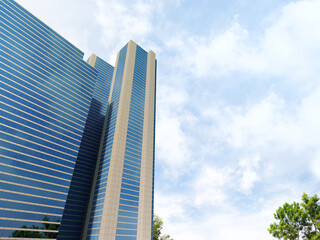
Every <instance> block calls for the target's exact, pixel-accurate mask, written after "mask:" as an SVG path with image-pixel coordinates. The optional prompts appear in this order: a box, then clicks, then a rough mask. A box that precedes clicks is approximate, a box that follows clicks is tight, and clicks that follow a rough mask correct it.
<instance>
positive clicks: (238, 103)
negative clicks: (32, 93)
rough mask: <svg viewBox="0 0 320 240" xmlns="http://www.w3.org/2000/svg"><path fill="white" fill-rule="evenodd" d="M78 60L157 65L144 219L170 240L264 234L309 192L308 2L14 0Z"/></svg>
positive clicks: (319, 118) (315, 60) (314, 88)
mask: <svg viewBox="0 0 320 240" xmlns="http://www.w3.org/2000/svg"><path fill="white" fill-rule="evenodd" d="M18 2H19V3H20V4H22V6H24V7H25V8H26V9H28V10H29V11H31V12H32V13H33V14H35V15H36V16H37V17H39V18H40V19H42V20H43V21H44V22H45V23H46V24H48V25H49V26H51V27H52V28H53V29H55V30H56V31H57V32H59V33H60V34H61V35H62V36H64V37H65V38H67V39H68V40H69V41H71V42H72V43H74V44H75V45H76V46H77V47H79V48H80V49H81V50H82V51H84V52H85V57H86V58H87V57H89V56H90V54H91V53H96V54H97V55H99V56H100V57H101V58H103V59H105V60H106V61H108V62H109V63H111V64H114V61H115V57H116V53H117V52H118V51H119V50H120V48H121V47H122V46H123V45H125V44H126V42H128V41H129V40H130V39H132V40H134V41H136V42H137V43H138V44H139V45H140V46H142V47H143V48H144V49H146V50H153V51H154V52H156V54H157V59H158V76H157V81H158V82H157V83H158V86H157V126H156V176H155V179H156V182H155V212H156V213H157V214H158V215H160V216H161V217H162V218H163V219H164V222H165V227H164V231H165V232H167V233H169V234H170V235H171V236H172V237H173V238H174V239H175V240H180V239H181V240H182V239H183V240H191V239H192V240H194V239H197V240H204V239H214V240H234V239H238V240H265V239H273V238H272V237H271V236H270V235H269V233H268V231H267V228H268V226H269V224H270V223H271V222H272V221H273V213H274V212H275V210H276V209H277V207H278V206H280V205H281V204H283V203H284V202H293V201H300V199H301V195H302V193H303V192H306V193H308V194H310V195H313V194H316V193H318V194H319V189H320V188H319V186H320V184H319V181H320V126H319V123H320V111H319V103H320V81H319V80H320V44H319V43H320V14H319V12H320V1H319V0H301V1H289V0H268V1H265V0H264V1H263V0H255V1H251V0H228V1H223V0H211V1H209V0H199V1H184V0H163V1H160V0H157V1H153V0H145V1H142V0H141V1H139V0H137V1H134V0H130V1H129V0H105V1H104V0H87V1H84V0H68V1H64V0H46V1H43V0H18Z"/></svg>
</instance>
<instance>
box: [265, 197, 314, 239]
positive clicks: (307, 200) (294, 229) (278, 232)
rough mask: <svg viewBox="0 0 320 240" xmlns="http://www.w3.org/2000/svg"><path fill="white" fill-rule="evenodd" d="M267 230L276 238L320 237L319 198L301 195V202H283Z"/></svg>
mask: <svg viewBox="0 0 320 240" xmlns="http://www.w3.org/2000/svg"><path fill="white" fill-rule="evenodd" d="M274 218H275V219H276V220H278V223H275V222H274V223H272V224H271V225H270V228H269V229H268V231H269V232H270V234H272V236H274V237H276V238H278V239H287V240H299V239H308V240H319V239H320V198H318V196H317V195H314V196H313V197H309V196H308V195H307V194H305V193H304V194H303V195H302V203H296V202H294V203H292V204H289V203H285V204H284V205H283V206H282V207H279V208H278V210H277V211H276V213H275V214H274Z"/></svg>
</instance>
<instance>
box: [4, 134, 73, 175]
mask: <svg viewBox="0 0 320 240" xmlns="http://www.w3.org/2000/svg"><path fill="white" fill-rule="evenodd" d="M1 140H2V141H4V142H7V143H11V144H13V143H12V142H9V141H5V140H3V139H1ZM16 146H20V147H22V148H26V149H30V148H27V147H24V146H23V145H20V144H16ZM0 149H5V150H8V151H11V152H16V153H19V154H22V155H24V156H28V157H32V158H35V159H39V160H42V161H45V162H49V163H53V164H56V165H59V166H62V167H64V168H69V169H74V168H72V167H69V166H66V165H64V164H60V163H55V162H52V161H49V160H45V159H43V158H38V157H35V156H33V155H29V154H26V153H24V152H18V151H15V150H12V149H7V148H4V147H1V146H0ZM30 150H34V149H32V148H31V149H30ZM35 152H40V153H43V152H41V151H35ZM48 155H49V154H48ZM49 156H50V155H49ZM53 157H55V156H53Z"/></svg>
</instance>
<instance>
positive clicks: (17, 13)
mask: <svg viewBox="0 0 320 240" xmlns="http://www.w3.org/2000/svg"><path fill="white" fill-rule="evenodd" d="M0 7H1V9H0V10H1V22H0V28H1V31H0V41H1V43H0V51H1V58H0V69H1V71H0V79H1V81H0V239H15V238H28V239H39V238H47V239H81V240H89V239H90V240H94V239H99V240H104V239H108V240H109V239H117V240H122V239H124V240H133V239H143V240H145V239H152V216H153V184H154V183H153V181H154V179H153V176H154V128H155V89H156V87H155V84H156V59H155V54H154V53H153V52H152V51H149V52H146V51H145V50H143V49H142V48H141V47H139V46H138V45H137V44H136V43H134V42H133V41H129V42H128V44H126V45H125V46H124V47H123V48H122V49H121V50H120V52H119V53H118V56H117V60H116V64H115V67H113V66H111V65H110V64H108V63H106V62H105V61H103V60H102V59H101V58H99V57H97V56H96V55H92V56H91V57H90V58H89V59H88V61H87V62H85V61H83V53H82V52H81V51H80V50H79V49H77V48H76V47H74V46H73V45H72V44H71V43H69V42H68V41H67V40H65V39H64V38H62V37H61V36H60V35H59V34H57V33H56V32H55V31H53V30H52V29H50V28H49V27H48V26H46V25H45V24H44V23H42V22H41V21H40V20H38V19H37V18H36V17H34V16H33V15H32V14H30V13H29V12H28V11H26V10H25V9H24V8H22V7H21V6H19V5H18V4H17V3H16V2H15V1H13V0H2V1H1V2H0Z"/></svg>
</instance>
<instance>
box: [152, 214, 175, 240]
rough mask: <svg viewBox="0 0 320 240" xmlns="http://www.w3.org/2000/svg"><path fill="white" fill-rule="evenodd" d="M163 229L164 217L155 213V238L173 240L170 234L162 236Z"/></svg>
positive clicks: (155, 239)
mask: <svg viewBox="0 0 320 240" xmlns="http://www.w3.org/2000/svg"><path fill="white" fill-rule="evenodd" d="M162 229H163V221H162V219H161V218H160V217H159V216H157V215H154V216H153V240H173V239H172V238H170V235H168V234H165V235H162V236H161V231H162Z"/></svg>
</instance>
